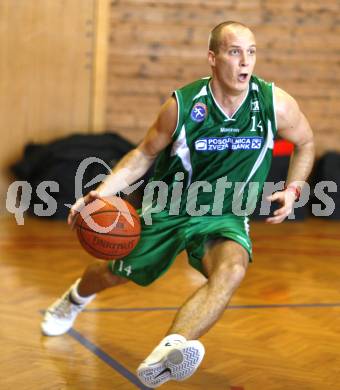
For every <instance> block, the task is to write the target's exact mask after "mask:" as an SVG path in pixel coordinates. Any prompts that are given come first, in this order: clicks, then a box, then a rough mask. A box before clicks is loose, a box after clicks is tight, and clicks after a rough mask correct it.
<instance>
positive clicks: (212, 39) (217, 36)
mask: <svg viewBox="0 0 340 390" xmlns="http://www.w3.org/2000/svg"><path fill="white" fill-rule="evenodd" d="M232 25H235V26H239V27H244V28H247V29H249V27H248V26H246V25H245V24H243V23H240V22H235V21H233V20H228V21H226V22H222V23H220V24H218V25H217V26H215V27H214V28H213V29H212V30H211V32H210V35H209V50H211V51H213V52H214V53H215V54H217V53H218V52H219V50H220V47H221V32H222V30H223V29H224V27H228V26H232Z"/></svg>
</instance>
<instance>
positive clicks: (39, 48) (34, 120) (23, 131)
mask: <svg viewBox="0 0 340 390" xmlns="http://www.w3.org/2000/svg"><path fill="white" fill-rule="evenodd" d="M103 3H105V0H100V3H98V0H72V1H66V0H1V1H0V51H1V53H0V118H1V143H0V197H1V199H0V201H1V211H3V210H4V202H3V198H4V196H5V194H6V192H7V187H8V184H9V178H8V167H9V165H10V164H11V163H13V162H14V161H16V160H17V159H18V158H20V157H21V154H22V151H23V147H24V145H25V144H27V143H28V142H31V141H34V142H47V141H50V140H53V139H55V138H57V137H60V136H64V135H67V134H70V133H74V132H89V131H92V130H93V129H96V128H98V125H99V126H100V123H101V122H103V120H102V119H101V118H100V116H98V115H97V113H100V106H101V107H102V106H103V102H102V100H103V99H102V98H101V95H102V94H103V92H102V85H103V82H102V81H101V80H102V78H103V76H102V74H103V73H105V77H106V68H105V71H104V72H103V70H102V69H103V64H102V63H104V62H103V60H102V59H101V57H100V54H98V50H99V49H100V50H101V52H103V44H104V43H105V41H104V42H103V43H102V46H101V47H99V48H98V50H96V49H97V46H98V44H97V42H96V40H95V38H96V39H97V40H98V42H100V37H101V35H102V34H103V32H102V29H101V30H100V31H98V32H96V34H95V29H96V25H97V18H99V17H101V20H103V22H105V19H106V20H107V13H106V14H105V9H103V8H100V7H103ZM99 5H100V7H99ZM103 12H104V15H103ZM103 16H104V18H103ZM104 40H107V32H106V31H105V37H104ZM103 54H104V56H105V59H106V58H107V57H106V53H103ZM94 57H95V58H94ZM101 62H102V63H101ZM97 80H99V82H98V83H94V81H97ZM100 81H101V82H100ZM105 95H106V94H105ZM105 98H106V96H105ZM102 127H104V126H102Z"/></svg>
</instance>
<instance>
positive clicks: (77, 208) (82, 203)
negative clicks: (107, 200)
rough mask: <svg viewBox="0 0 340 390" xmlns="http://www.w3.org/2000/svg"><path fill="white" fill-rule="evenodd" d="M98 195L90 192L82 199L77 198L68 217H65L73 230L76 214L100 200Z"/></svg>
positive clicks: (96, 192)
mask: <svg viewBox="0 0 340 390" xmlns="http://www.w3.org/2000/svg"><path fill="white" fill-rule="evenodd" d="M100 198H101V197H100V194H99V192H98V191H90V192H89V193H88V194H87V195H85V196H84V197H82V198H79V199H78V200H77V201H76V202H75V204H74V205H73V206H72V207H71V209H70V212H69V215H68V217H67V223H68V224H69V225H70V226H71V227H72V229H73V228H74V225H75V222H76V220H77V216H78V213H80V212H81V210H82V209H83V208H84V207H85V206H86V205H87V204H89V203H91V202H93V201H94V200H96V199H100Z"/></svg>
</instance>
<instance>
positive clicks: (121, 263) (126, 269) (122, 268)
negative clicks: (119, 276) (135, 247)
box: [118, 260, 132, 276]
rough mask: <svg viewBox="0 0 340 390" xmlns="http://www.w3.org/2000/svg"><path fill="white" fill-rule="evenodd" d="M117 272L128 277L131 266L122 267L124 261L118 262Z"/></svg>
mask: <svg viewBox="0 0 340 390" xmlns="http://www.w3.org/2000/svg"><path fill="white" fill-rule="evenodd" d="M118 271H119V272H126V276H130V275H131V273H132V267H131V265H128V266H126V267H124V261H122V260H120V261H119V268H118Z"/></svg>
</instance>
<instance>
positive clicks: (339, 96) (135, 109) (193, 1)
mask: <svg viewBox="0 0 340 390" xmlns="http://www.w3.org/2000/svg"><path fill="white" fill-rule="evenodd" d="M339 11H340V3H339V2H338V1H335V0H324V1H321V0H309V1H297V0H286V1H282V0H255V1H250V0H239V1H232V0H230V1H229V0H210V1H201V0H182V1H179V0H158V1H156V0H154V1H151V0H124V1H120V0H111V9H110V28H109V34H110V41H109V49H108V54H109V58H108V61H109V66H108V67H109V69H108V84H107V85H108V88H107V89H108V91H107V118H106V119H107V127H108V129H110V130H113V131H118V132H121V133H122V134H123V135H124V136H126V137H127V138H129V139H130V140H132V141H134V142H136V141H138V140H140V139H141V138H142V136H143V135H144V134H145V131H146V129H147V127H148V125H149V124H150V123H151V122H152V120H153V119H154V116H155V114H156V113H157V110H158V108H159V105H160V104H161V103H162V102H163V101H164V100H165V99H166V98H167V96H169V94H170V92H171V90H172V89H174V88H176V87H179V86H181V85H184V84H186V83H188V82H190V81H192V80H194V79H196V78H199V77H202V76H206V75H207V74H209V72H210V69H209V67H208V65H207V61H206V52H207V40H208V34H209V31H210V30H211V28H212V27H214V26H215V25H216V24H218V23H220V22H221V21H223V20H230V19H234V20H239V21H241V22H243V23H246V24H248V25H249V26H250V27H251V28H253V30H254V31H255V33H256V37H257V41H258V46H259V55H258V63H257V67H256V73H257V74H258V75H260V76H261V77H263V78H265V79H268V80H273V81H274V82H275V83H276V84H277V85H278V86H280V87H282V88H283V89H285V90H287V92H289V93H291V94H292V95H293V96H294V97H296V99H297V100H298V102H299V104H300V106H301V107H302V109H303V111H304V112H305V113H306V115H307V117H308V118H309V120H310V122H311V124H312V126H313V128H314V130H315V133H316V140H317V151H318V154H321V153H323V152H324V151H326V150H330V149H336V150H339V151H340V131H339V130H338V127H339V119H338V117H337V110H338V107H339V101H340V91H339V88H338V81H339V78H340V72H339V68H340V39H339V38H338V37H339V33H340V25H339Z"/></svg>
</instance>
